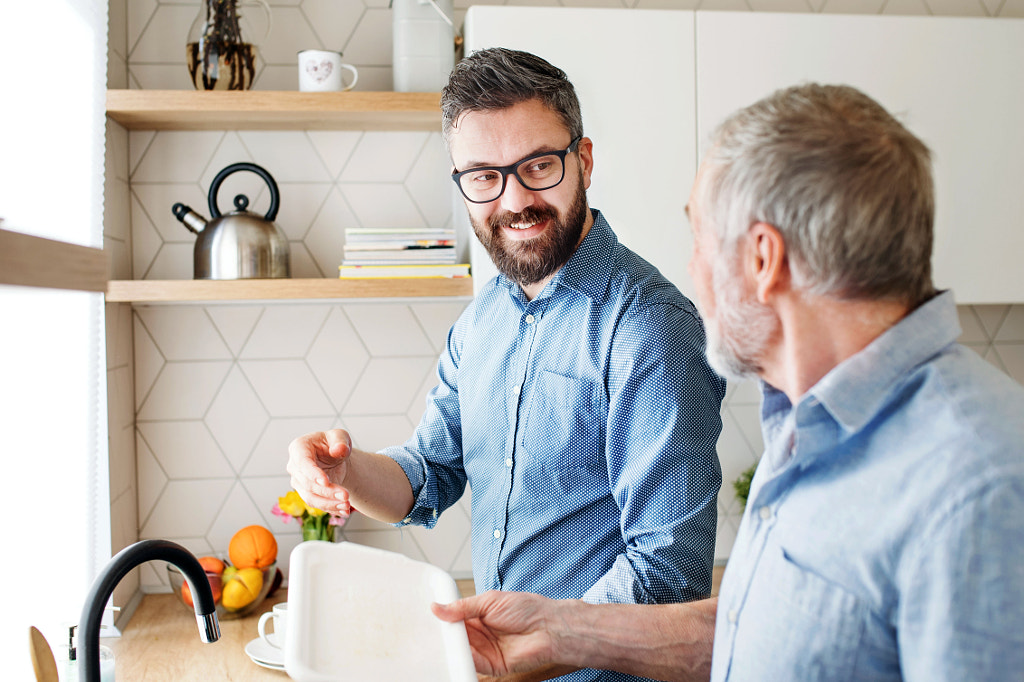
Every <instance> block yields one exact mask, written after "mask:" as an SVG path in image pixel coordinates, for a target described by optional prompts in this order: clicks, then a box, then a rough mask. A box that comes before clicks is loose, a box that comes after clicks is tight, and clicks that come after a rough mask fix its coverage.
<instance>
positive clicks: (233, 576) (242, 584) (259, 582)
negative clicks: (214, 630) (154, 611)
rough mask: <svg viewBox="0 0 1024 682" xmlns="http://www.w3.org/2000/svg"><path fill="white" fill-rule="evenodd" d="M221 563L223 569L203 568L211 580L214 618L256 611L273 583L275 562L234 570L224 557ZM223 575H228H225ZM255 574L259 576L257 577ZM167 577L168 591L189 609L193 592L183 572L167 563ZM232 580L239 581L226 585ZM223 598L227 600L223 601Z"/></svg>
mask: <svg viewBox="0 0 1024 682" xmlns="http://www.w3.org/2000/svg"><path fill="white" fill-rule="evenodd" d="M224 566H225V569H224V572H223V573H216V572H213V571H209V570H208V571H206V578H207V579H208V580H209V581H210V588H211V589H212V590H213V598H214V601H215V602H216V604H217V618H218V619H219V620H232V619H234V618H244V617H245V616H248V615H249V614H252V613H255V612H256V610H257V609H259V606H260V604H262V603H263V600H264V599H266V598H267V594H269V593H270V588H271V587H272V586H273V584H274V576H275V574H276V573H277V562H274V563H271V564H270V565H269V566H267V567H265V568H262V569H258V568H250V569H240V570H237V571H236V570H235V569H234V567H232V566H231V565H230V564H229V563H228V562H227V561H225V562H224ZM223 576H228V577H227V579H225V578H224V577H223ZM257 576H259V578H260V579H257ZM167 577H168V578H169V579H170V581H171V591H172V592H174V596H176V597H177V598H178V601H179V602H181V605H182V606H184V607H185V608H187V609H188V610H189V611H192V610H193V607H192V604H191V598H192V595H191V594H190V593H189V590H188V585H187V584H186V582H185V576H184V575H182V573H181V571H179V570H178V569H177V568H176V567H175V566H173V565H172V564H167ZM232 582H237V583H238V584H236V585H232V586H230V587H229V584H230V583H232ZM225 593H226V594H225ZM253 595H255V596H253ZM186 599H188V601H186ZM225 602H227V603H226V604H225Z"/></svg>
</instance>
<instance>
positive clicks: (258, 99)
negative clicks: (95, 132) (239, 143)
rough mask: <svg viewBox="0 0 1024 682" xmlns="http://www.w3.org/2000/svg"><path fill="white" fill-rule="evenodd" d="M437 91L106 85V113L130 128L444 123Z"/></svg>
mask: <svg viewBox="0 0 1024 682" xmlns="http://www.w3.org/2000/svg"><path fill="white" fill-rule="evenodd" d="M440 103H441V95H440V93H436V92H290V91H288V92H283V91H271V90H233V91H211V92H206V91H197V90H107V116H109V117H110V118H111V119H113V120H114V121H117V122H118V123H120V124H121V125H123V126H125V127H126V128H128V129H130V130H229V129H230V130H428V131H439V130H440V129H441V108H440Z"/></svg>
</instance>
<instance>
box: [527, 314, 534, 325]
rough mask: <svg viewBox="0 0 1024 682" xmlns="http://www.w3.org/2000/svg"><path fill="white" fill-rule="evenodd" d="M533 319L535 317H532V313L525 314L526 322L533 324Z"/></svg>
mask: <svg viewBox="0 0 1024 682" xmlns="http://www.w3.org/2000/svg"><path fill="white" fill-rule="evenodd" d="M534 319H535V318H534V317H533V315H527V316H526V324H533V320H534Z"/></svg>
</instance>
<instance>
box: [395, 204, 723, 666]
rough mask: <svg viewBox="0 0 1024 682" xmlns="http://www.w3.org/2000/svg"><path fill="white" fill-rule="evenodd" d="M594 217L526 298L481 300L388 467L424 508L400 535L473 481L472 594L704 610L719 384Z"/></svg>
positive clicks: (717, 472)
mask: <svg viewBox="0 0 1024 682" xmlns="http://www.w3.org/2000/svg"><path fill="white" fill-rule="evenodd" d="M594 218H595V220H594V224H593V227H592V228H591V230H590V232H589V233H588V234H587V236H586V237H585V238H584V240H583V242H582V243H581V244H580V246H579V248H578V249H577V250H576V252H575V254H573V256H572V257H571V258H570V260H569V261H568V262H567V263H566V264H565V266H563V267H562V268H561V270H559V271H558V273H557V274H556V275H555V277H554V278H553V279H552V281H551V282H549V283H548V285H547V286H546V287H545V288H544V290H543V291H542V292H541V293H540V294H539V295H538V296H537V297H536V298H535V299H534V300H532V301H528V300H527V299H526V297H525V296H524V295H523V292H522V290H521V289H520V287H519V286H518V285H516V284H515V283H513V282H512V281H510V280H508V279H507V278H505V277H504V276H502V275H499V276H497V277H495V278H494V279H493V280H491V281H490V282H489V283H488V284H487V285H486V286H485V287H483V289H482V290H481V291H480V293H479V295H478V296H477V297H476V298H475V299H474V301H473V302H472V303H471V304H470V305H469V306H468V307H467V309H466V310H465V311H464V313H463V314H462V315H461V317H460V318H459V320H458V321H457V322H456V323H455V325H454V326H453V327H452V329H451V331H450V333H449V337H448V344H447V349H446V351H445V352H444V353H443V354H442V356H441V358H440V362H439V365H438V374H439V378H440V381H439V384H438V385H437V387H436V388H434V389H433V390H432V391H431V393H430V395H429V397H428V399H427V407H426V412H425V413H424V415H423V419H422V421H421V422H420V424H419V426H418V427H417V429H416V432H415V434H414V435H413V436H412V438H410V439H409V440H408V441H407V442H406V443H405V445H404V446H401V447H393V448H388V449H386V450H384V451H383V452H384V453H385V454H387V455H389V456H391V457H393V458H394V459H395V460H396V461H397V462H398V463H399V464H400V465H401V466H402V468H403V469H404V470H405V472H406V474H407V475H408V477H409V480H410V482H411V483H412V486H413V492H414V494H415V495H416V502H415V505H414V507H413V510H412V512H411V514H410V515H409V518H408V519H407V520H406V522H411V523H418V524H422V525H424V526H427V527H430V526H432V525H433V524H434V523H435V522H436V519H437V515H438V514H440V513H441V512H443V511H444V510H445V509H447V508H448V507H450V506H451V505H452V504H454V503H455V502H456V501H457V500H458V499H459V497H460V496H461V495H462V493H463V490H464V488H465V486H466V484H467V483H468V484H469V486H470V487H471V489H472V552H473V572H474V578H475V582H476V588H477V590H478V591H484V590H489V589H497V590H518V591H528V592H534V593H538V594H543V595H547V596H549V597H553V598H582V599H585V600H588V601H592V602H629V603H634V602H635V603H662V602H676V601H682V600H689V599H695V598H699V597H702V596H706V595H707V594H709V593H710V589H711V566H712V561H713V559H714V546H715V529H716V498H717V494H718V489H719V486H720V484H721V469H720V467H719V463H718V458H717V454H716V451H715V445H716V441H717V439H718V435H719V432H720V431H721V419H720V416H719V410H720V407H721V401H722V397H723V395H724V393H725V383H724V381H723V380H722V379H721V378H720V377H718V375H716V374H715V373H714V372H713V371H712V370H711V369H710V367H709V366H708V364H707V360H706V358H705V356H704V346H705V338H704V328H703V324H702V322H701V320H700V318H699V317H698V315H697V311H696V309H695V308H694V306H693V304H692V303H691V302H690V301H689V300H687V299H686V298H685V297H684V296H683V295H682V294H680V293H679V291H678V290H677V289H676V288H675V286H673V285H672V284H671V283H669V282H668V281H667V280H666V279H665V278H664V277H662V276H661V274H660V273H659V272H658V271H657V270H656V269H655V268H654V267H653V266H651V265H650V264H648V263H647V262H645V261H644V260H643V259H641V258H639V257H638V256H637V255H636V254H635V253H633V252H632V251H630V250H629V249H627V248H626V247H624V246H623V245H621V244H620V243H619V242H618V240H617V239H616V237H615V235H614V233H613V232H612V230H611V228H610V227H609V226H608V223H607V222H606V221H605V220H604V218H603V217H602V216H601V214H600V213H599V212H597V211H595V212H594ZM588 672H590V671H588ZM573 679H606V680H613V679H629V678H625V677H622V676H618V675H612V674H611V673H608V674H606V676H605V677H597V676H596V674H593V673H592V674H590V675H589V676H587V675H584V674H581V675H579V676H576V677H574V678H573Z"/></svg>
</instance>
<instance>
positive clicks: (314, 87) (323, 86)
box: [299, 50, 359, 92]
mask: <svg viewBox="0 0 1024 682" xmlns="http://www.w3.org/2000/svg"><path fill="white" fill-rule="evenodd" d="M346 69H347V70H348V71H351V72H352V82H351V83H349V84H348V85H343V84H342V79H341V72H342V71H343V70H346ZM358 80H359V72H358V71H357V70H356V67H354V66H352V65H351V64H345V63H343V62H342V61H341V53H340V52H331V51H330V50H303V51H302V52H300V53H299V90H300V91H301V92H337V91H341V92H344V91H346V90H351V89H352V88H354V87H356V81H358Z"/></svg>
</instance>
